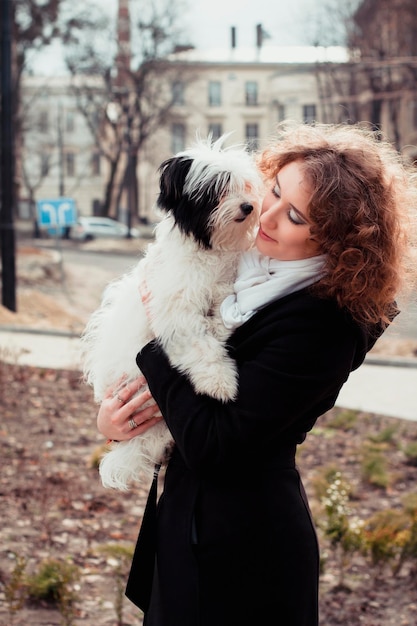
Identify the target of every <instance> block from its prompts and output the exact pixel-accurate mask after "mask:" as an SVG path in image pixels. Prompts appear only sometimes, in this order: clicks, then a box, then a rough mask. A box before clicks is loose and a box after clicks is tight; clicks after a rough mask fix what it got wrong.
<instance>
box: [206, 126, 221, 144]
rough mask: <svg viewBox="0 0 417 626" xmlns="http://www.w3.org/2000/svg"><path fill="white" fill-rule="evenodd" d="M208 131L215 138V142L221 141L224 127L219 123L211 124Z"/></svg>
mask: <svg viewBox="0 0 417 626" xmlns="http://www.w3.org/2000/svg"><path fill="white" fill-rule="evenodd" d="M208 131H209V134H210V135H211V136H212V137H213V141H216V139H219V137H221V135H222V134H223V131H222V125H221V124H217V123H213V124H209V127H208Z"/></svg>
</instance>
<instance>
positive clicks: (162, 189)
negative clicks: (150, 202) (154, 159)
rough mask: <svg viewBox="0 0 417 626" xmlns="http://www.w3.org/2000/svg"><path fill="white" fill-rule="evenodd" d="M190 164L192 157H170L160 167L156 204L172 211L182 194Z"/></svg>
mask: <svg viewBox="0 0 417 626" xmlns="http://www.w3.org/2000/svg"><path fill="white" fill-rule="evenodd" d="M191 164H192V159H187V158H183V157H172V158H170V159H167V160H166V161H164V162H163V163H162V164H161V165H160V167H159V170H158V171H159V172H160V179H159V196H158V199H157V205H158V207H159V208H160V209H163V210H165V211H167V212H168V211H172V210H173V209H174V208H175V207H176V206H177V204H178V202H179V201H180V200H181V198H182V196H183V189H184V183H185V179H186V177H187V174H188V172H189V171H190V167H191Z"/></svg>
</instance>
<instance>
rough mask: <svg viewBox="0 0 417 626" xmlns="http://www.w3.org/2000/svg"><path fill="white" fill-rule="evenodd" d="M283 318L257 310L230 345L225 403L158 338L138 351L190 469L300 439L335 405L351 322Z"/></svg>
mask: <svg viewBox="0 0 417 626" xmlns="http://www.w3.org/2000/svg"><path fill="white" fill-rule="evenodd" d="M255 318H257V319H256V320H255ZM284 318H285V319H282V320H281V321H280V320H277V319H276V316H272V318H271V319H272V321H271V320H269V319H268V316H262V315H260V314H257V316H255V317H254V318H252V319H253V320H254V322H253V323H251V321H250V322H248V323H247V324H246V325H245V326H247V327H248V328H247V332H245V333H244V337H241V340H240V341H239V342H238V345H237V346H236V348H235V350H234V351H232V356H234V357H235V358H236V361H237V365H238V375H239V393H238V397H237V399H236V400H235V401H234V402H229V403H226V404H223V403H221V402H219V401H216V400H214V399H213V398H210V397H208V396H203V395H198V394H197V393H196V392H195V391H194V389H193V387H192V385H191V383H190V382H189V381H188V380H187V378H186V377H185V376H184V375H182V374H180V373H178V372H177V371H176V370H175V369H174V368H172V367H171V365H170V363H169V361H168V358H167V356H166V354H165V353H164V352H163V350H162V349H161V348H160V346H159V345H158V344H157V342H156V341H153V342H151V343H149V344H148V345H147V346H145V347H144V348H143V349H142V351H141V352H140V353H139V354H138V356H137V363H138V366H139V368H140V369H141V371H142V372H143V374H144V375H145V377H146V379H147V381H148V384H149V387H150V390H151V392H152V395H153V397H154V398H155V400H156V402H157V403H158V405H159V407H160V409H161V412H162V414H163V416H164V419H165V421H166V423H167V425H168V428H169V430H170V431H171V434H172V436H173V438H174V440H175V442H176V445H177V448H178V450H179V452H180V454H181V456H182V457H183V459H184V462H185V463H186V464H187V465H188V466H189V467H190V468H193V469H195V470H201V471H203V470H204V469H210V468H213V467H219V468H221V467H222V466H223V465H226V464H228V463H230V462H232V463H233V462H236V463H240V461H242V459H245V458H248V456H251V457H253V456H254V455H259V456H260V457H262V455H268V456H269V457H270V456H271V455H273V454H274V450H276V449H277V448H279V447H283V446H285V445H288V444H291V445H293V444H294V443H297V441H298V442H299V441H300V440H302V439H303V433H305V432H306V431H307V430H309V429H310V428H311V427H312V426H313V424H314V422H315V421H316V419H317V418H318V417H319V416H320V415H321V414H323V413H324V412H325V411H327V410H328V409H329V408H331V407H332V406H333V405H334V403H335V400H336V398H337V395H338V393H339V391H340V388H341V386H342V384H343V383H344V382H345V380H346V379H347V377H348V375H349V372H350V371H351V368H352V362H353V357H354V352H355V348H356V340H355V334H354V332H353V329H351V327H349V325H344V324H342V323H340V320H339V318H337V320H338V321H337V323H336V322H335V320H334V319H332V318H331V317H329V318H328V319H323V318H320V317H314V316H313V317H310V318H307V321H306V316H305V312H304V315H302V316H300V322H299V323H298V322H297V319H296V318H297V316H295V315H291V316H284ZM294 318H295V319H294ZM286 320H287V321H286ZM242 328H243V327H242Z"/></svg>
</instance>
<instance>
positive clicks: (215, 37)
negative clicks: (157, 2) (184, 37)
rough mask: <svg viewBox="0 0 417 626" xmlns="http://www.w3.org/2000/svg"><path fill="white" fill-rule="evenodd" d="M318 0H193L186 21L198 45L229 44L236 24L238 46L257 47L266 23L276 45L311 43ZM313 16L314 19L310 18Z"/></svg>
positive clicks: (193, 39) (270, 41)
mask: <svg viewBox="0 0 417 626" xmlns="http://www.w3.org/2000/svg"><path fill="white" fill-rule="evenodd" d="M318 4H319V3H318V2H317V0H252V2H247V3H246V2H242V0H191V1H190V4H189V12H188V15H187V17H186V18H185V20H184V25H185V26H186V27H187V29H188V31H189V33H190V35H191V38H192V41H193V43H194V44H195V45H196V47H198V48H202V49H208V48H211V47H221V48H223V47H229V46H230V30H231V27H232V26H234V27H235V28H236V34H237V45H238V46H253V45H255V42H256V35H255V33H256V25H257V24H262V27H263V29H264V30H265V31H266V32H267V33H268V34H269V35H270V37H271V39H268V43H271V44H274V45H283V46H287V45H309V44H310V43H312V42H311V41H308V39H309V37H310V36H311V35H312V33H313V29H311V28H309V24H311V23H312V21H313V20H314V6H315V5H316V6H317V5H318ZM309 16H310V17H311V19H310V20H309Z"/></svg>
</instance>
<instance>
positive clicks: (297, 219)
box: [288, 209, 306, 224]
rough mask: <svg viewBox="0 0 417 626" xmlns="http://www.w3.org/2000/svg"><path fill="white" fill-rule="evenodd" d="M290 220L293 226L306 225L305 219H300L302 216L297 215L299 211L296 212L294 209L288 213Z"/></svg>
mask: <svg viewBox="0 0 417 626" xmlns="http://www.w3.org/2000/svg"><path fill="white" fill-rule="evenodd" d="M288 218H289V220H290V222H292V223H293V224H306V222H305V221H304V220H303V218H302V217H300V215H299V214H298V213H297V211H294V209H290V210H289V211H288Z"/></svg>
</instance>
